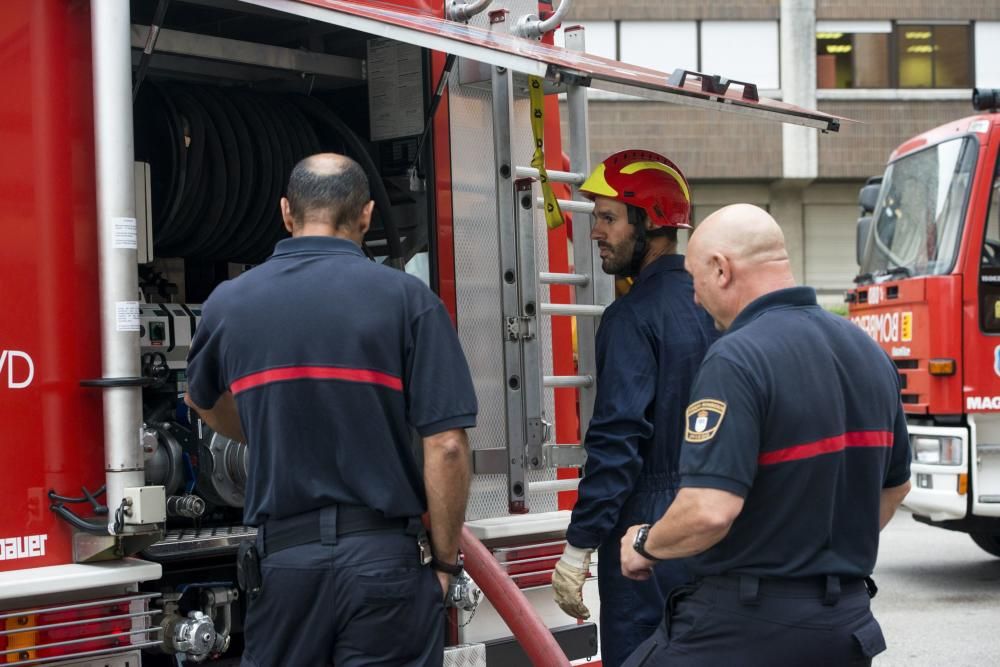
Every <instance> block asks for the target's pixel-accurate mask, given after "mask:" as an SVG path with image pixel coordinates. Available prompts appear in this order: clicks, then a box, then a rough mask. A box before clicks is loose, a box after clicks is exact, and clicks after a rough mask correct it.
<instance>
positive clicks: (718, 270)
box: [710, 252, 733, 287]
mask: <svg viewBox="0 0 1000 667" xmlns="http://www.w3.org/2000/svg"><path fill="white" fill-rule="evenodd" d="M710 264H711V267H712V279H713V280H714V281H715V284H716V285H718V286H719V287H727V286H728V285H729V283H730V282H732V280H733V265H732V264H731V263H730V261H729V258H728V257H726V256H725V255H723V254H722V253H720V252H716V253H712V258H711V260H710Z"/></svg>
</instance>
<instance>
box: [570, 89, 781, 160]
mask: <svg viewBox="0 0 1000 667" xmlns="http://www.w3.org/2000/svg"><path fill="white" fill-rule="evenodd" d="M562 118H564V119H565V118H566V113H565V111H563V112H562ZM563 136H564V137H566V136H568V135H567V132H566V127H565V125H564V126H563ZM625 148H645V149H647V150H653V151H657V152H659V153H662V154H664V155H666V156H667V157H668V158H670V159H671V160H673V161H674V162H676V163H677V164H678V165H679V166H680V167H681V169H682V170H683V171H684V173H685V175H687V177H688V178H689V179H698V178H717V179H718V178H722V179H726V178H741V179H744V178H749V179H772V178H780V177H781V126H780V125H779V124H778V123H774V122H765V121H759V120H755V119H749V118H745V117H743V116H737V115H735V114H729V113H722V112H712V111H703V110H699V109H692V108H690V107H683V106H678V105H676V104H665V103H659V102H612V101H604V102H602V101H591V103H590V154H591V162H593V163H596V162H598V161H600V160H602V159H603V158H605V157H606V156H608V155H610V154H611V153H614V152H616V151H620V150H622V149H625Z"/></svg>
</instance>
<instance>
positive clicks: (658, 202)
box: [580, 150, 691, 229]
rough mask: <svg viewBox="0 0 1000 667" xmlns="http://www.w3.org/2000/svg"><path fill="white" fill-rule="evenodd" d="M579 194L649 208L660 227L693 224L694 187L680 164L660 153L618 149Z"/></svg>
mask: <svg viewBox="0 0 1000 667" xmlns="http://www.w3.org/2000/svg"><path fill="white" fill-rule="evenodd" d="M580 194H582V195H584V196H585V197H587V198H589V199H593V198H594V197H608V198H609V199H614V200H615V201H620V202H622V203H623V204H630V205H632V206H637V207H639V208H641V209H643V210H645V211H646V214H647V215H648V216H649V219H650V221H651V222H652V223H653V224H654V225H656V226H657V227H684V228H686V229H690V228H691V223H690V216H691V189H690V188H689V187H688V182H687V179H686V178H684V174H683V173H681V170H680V168H679V167H678V166H677V165H675V164H674V163H673V162H671V161H670V160H668V159H667V158H665V157H663V156H662V155H660V154H658V153H653V152H652V151H643V150H625V151H619V152H618V153H615V154H614V155H611V156H610V157H608V158H606V159H605V160H604V162H602V163H601V164H599V165H597V168H596V169H594V171H593V172H591V174H590V176H589V177H587V180H586V181H585V182H584V184H583V185H581V186H580Z"/></svg>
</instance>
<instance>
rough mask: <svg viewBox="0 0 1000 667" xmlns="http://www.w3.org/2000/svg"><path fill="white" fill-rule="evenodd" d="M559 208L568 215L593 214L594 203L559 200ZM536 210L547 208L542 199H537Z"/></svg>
mask: <svg viewBox="0 0 1000 667" xmlns="http://www.w3.org/2000/svg"><path fill="white" fill-rule="evenodd" d="M557 201H558V202H559V208H560V209H562V210H563V211H566V212H568V213H593V211H594V202H592V201H575V200H572V199H559V200H557ZM535 207H536V208H545V200H544V199H543V198H542V197H536V198H535Z"/></svg>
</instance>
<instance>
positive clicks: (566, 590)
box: [552, 543, 594, 621]
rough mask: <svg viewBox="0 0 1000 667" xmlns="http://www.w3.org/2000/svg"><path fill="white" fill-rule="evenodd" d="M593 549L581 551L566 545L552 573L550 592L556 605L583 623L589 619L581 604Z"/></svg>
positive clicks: (587, 611) (588, 613) (588, 612)
mask: <svg viewBox="0 0 1000 667" xmlns="http://www.w3.org/2000/svg"><path fill="white" fill-rule="evenodd" d="M592 553H594V550H593V549H581V548H580V547H574V546H573V545H572V544H569V543H567V544H566V550H565V551H563V555H562V558H560V559H559V562H558V563H556V569H555V572H553V573H552V591H553V593H554V596H555V599H556V604H558V605H559V608H560V609H562V610H563V611H564V612H566V613H567V614H569V615H570V616H572V617H573V618H578V619H580V620H581V621H585V620H587V619H588V618H590V610H589V609H587V606H586V605H585V604H583V584H584V582H585V581H587V577H588V576H589V575H590V555H591V554H592Z"/></svg>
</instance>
